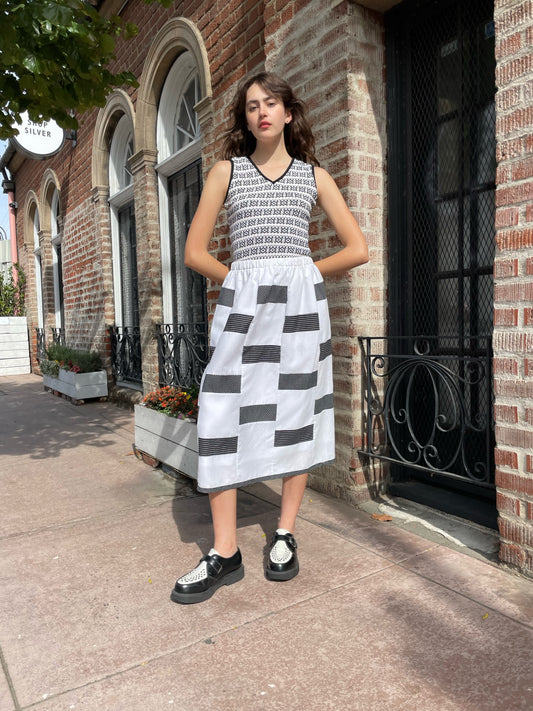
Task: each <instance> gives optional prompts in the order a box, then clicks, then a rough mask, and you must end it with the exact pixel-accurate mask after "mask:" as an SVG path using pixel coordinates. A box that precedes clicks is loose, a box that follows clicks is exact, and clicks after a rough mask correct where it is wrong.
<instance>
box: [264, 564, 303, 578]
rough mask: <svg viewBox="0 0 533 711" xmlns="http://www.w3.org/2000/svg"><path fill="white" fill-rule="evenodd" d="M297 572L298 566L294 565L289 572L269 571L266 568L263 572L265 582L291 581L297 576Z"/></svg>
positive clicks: (298, 570)
mask: <svg viewBox="0 0 533 711" xmlns="http://www.w3.org/2000/svg"><path fill="white" fill-rule="evenodd" d="M299 572H300V565H299V564H296V566H295V567H294V568H291V569H290V570H270V568H267V569H266V570H265V576H266V578H267V580H277V581H283V580H292V579H293V578H295V577H296V576H297V575H298V573H299Z"/></svg>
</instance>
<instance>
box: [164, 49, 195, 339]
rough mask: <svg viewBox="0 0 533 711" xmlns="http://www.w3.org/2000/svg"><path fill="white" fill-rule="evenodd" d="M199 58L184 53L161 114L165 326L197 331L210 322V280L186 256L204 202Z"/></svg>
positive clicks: (171, 78) (168, 86)
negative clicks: (188, 239)
mask: <svg viewBox="0 0 533 711" xmlns="http://www.w3.org/2000/svg"><path fill="white" fill-rule="evenodd" d="M200 98H201V97H200V81H199V75H198V69H197V66H196V62H195V58H194V56H193V54H192V53H191V52H190V51H185V52H183V53H182V54H181V55H180V56H179V57H178V58H177V59H176V61H175V62H174V64H173V65H172V67H171V68H170V71H169V73H168V76H167V78H166V80H165V84H164V86H163V90H162V93H161V99H160V103H159V111H158V115H157V149H158V159H159V162H158V165H157V172H158V176H159V197H160V200H159V203H160V226H161V261H162V275H163V314H164V320H165V322H166V323H172V324H174V325H177V324H180V327H181V326H183V327H184V328H191V329H198V328H201V327H202V324H205V323H206V322H207V310H206V296H205V279H204V278H203V277H202V276H200V275H199V274H197V273H195V272H193V271H191V270H190V269H188V268H187V267H185V265H184V263H183V252H184V247H185V239H186V237H187V232H188V230H189V226H190V223H191V221H192V218H193V216H194V213H195V211H196V207H197V205H198V201H199V199H200V192H201V183H202V173H201V133H200V124H199V121H198V117H197V114H196V111H195V110H194V106H195V105H196V104H197V103H198V101H199V100H200Z"/></svg>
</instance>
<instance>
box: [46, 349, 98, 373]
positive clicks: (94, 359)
mask: <svg viewBox="0 0 533 711" xmlns="http://www.w3.org/2000/svg"><path fill="white" fill-rule="evenodd" d="M46 357H47V359H48V364H47V365H45V361H43V362H42V363H41V371H42V372H43V373H45V371H47V370H48V372H47V373H46V374H47V375H53V372H52V371H53V370H54V369H55V370H56V376H57V373H58V372H59V368H63V369H64V370H70V371H72V372H73V373H93V372H95V371H98V370H102V367H103V364H102V357H101V355H100V353H98V352H97V351H83V350H76V349H75V348H71V347H70V346H64V345H62V344H61V343H52V344H50V345H49V346H48V348H47V349H46ZM54 363H55V364H57V365H56V366H54V365H53V364H54ZM43 367H44V369H43Z"/></svg>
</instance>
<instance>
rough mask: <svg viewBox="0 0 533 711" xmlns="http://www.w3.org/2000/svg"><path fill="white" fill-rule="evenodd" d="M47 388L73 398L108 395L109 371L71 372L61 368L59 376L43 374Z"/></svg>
mask: <svg viewBox="0 0 533 711" xmlns="http://www.w3.org/2000/svg"><path fill="white" fill-rule="evenodd" d="M43 384H44V387H45V388H49V389H50V390H57V391H58V392H60V393H63V395H67V396H68V397H71V398H72V399H73V400H88V399H90V398H93V397H107V373H106V371H105V370H98V371H96V372H94V373H71V372H70V371H69V370H62V369H61V368H60V369H59V373H58V377H57V378H54V377H52V376H51V375H43Z"/></svg>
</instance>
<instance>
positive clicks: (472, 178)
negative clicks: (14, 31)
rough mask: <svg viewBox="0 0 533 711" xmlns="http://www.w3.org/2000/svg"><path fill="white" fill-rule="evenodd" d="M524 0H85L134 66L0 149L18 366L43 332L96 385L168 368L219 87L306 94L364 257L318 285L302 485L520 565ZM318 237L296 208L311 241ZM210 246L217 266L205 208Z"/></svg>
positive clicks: (528, 294) (201, 318)
mask: <svg viewBox="0 0 533 711" xmlns="http://www.w3.org/2000/svg"><path fill="white" fill-rule="evenodd" d="M532 5H533V3H532V2H531V0H472V2H469V3H462V2H460V1H459V0H404V1H403V2H399V1H398V2H394V0H361V1H358V2H353V1H351V0H243V1H241V0H224V2H222V0H215V1H214V2H212V1H209V2H207V1H206V0H204V1H202V0H197V1H196V2H190V1H187V0H176V2H174V3H173V5H172V6H171V7H170V8H168V9H165V8H163V7H161V6H159V5H157V4H155V5H147V4H145V3H144V2H143V1H142V0H129V1H128V2H125V3H124V2H122V1H120V2H118V0H105V1H104V2H101V3H100V11H101V12H102V13H109V14H111V13H113V12H117V11H120V13H121V15H122V16H123V18H124V19H125V20H126V21H129V22H134V23H135V24H137V25H138V27H139V34H138V35H137V36H136V37H135V39H133V40H129V41H127V42H126V41H125V42H122V43H121V44H120V45H119V47H118V50H117V59H116V68H117V69H118V68H120V69H125V68H127V69H129V70H131V71H133V72H134V73H135V74H136V76H137V77H138V78H139V86H138V88H135V89H133V88H128V89H117V90H116V91H114V92H113V93H112V94H111V95H110V96H109V97H108V100H107V103H106V105H105V106H104V107H103V108H101V109H95V110H93V111H91V112H88V113H87V114H85V115H84V116H83V117H80V127H79V130H78V132H77V135H76V140H75V141H66V143H65V146H64V147H63V148H62V150H61V151H60V153H58V154H57V155H56V156H53V157H51V158H49V159H47V160H46V161H36V160H29V159H24V158H23V157H22V156H21V155H19V154H17V153H16V152H14V151H12V150H11V151H9V150H8V152H6V154H4V157H3V158H2V165H3V166H5V167H6V168H7V169H8V170H9V171H10V174H11V176H12V178H13V180H14V181H15V183H16V200H17V204H18V214H17V234H18V249H19V261H20V262H21V263H22V264H23V266H24V268H25V270H26V274H27V277H28V283H29V298H28V302H29V313H28V316H29V320H30V325H31V335H32V358H33V367H34V370H35V371H36V372H38V368H39V365H38V358H39V348H40V346H42V342H43V341H45V342H46V343H48V342H50V340H51V339H52V337H55V338H64V339H65V340H66V342H67V343H68V344H69V345H72V346H75V347H80V348H91V349H97V350H100V351H101V352H102V353H103V354H104V355H105V357H106V363H107V366H108V368H109V372H110V375H111V374H112V377H113V380H114V382H116V383H117V384H118V386H119V387H118V388H116V390H115V392H116V393H117V396H118V395H120V396H122V397H125V394H127V393H132V394H135V393H139V392H141V391H144V392H148V391H151V390H153V389H155V388H156V387H158V386H159V385H160V384H161V383H167V382H170V383H180V384H182V385H187V384H191V383H192V382H194V381H197V380H198V378H199V377H200V376H201V372H202V367H203V364H204V363H205V360H206V358H207V331H208V322H209V317H210V315H212V313H213V309H214V305H215V303H216V299H217V296H218V288H217V286H216V285H214V284H210V283H206V282H205V280H204V279H203V278H200V277H198V276H197V275H195V274H193V273H192V272H190V271H189V270H187V269H186V268H185V267H184V265H183V258H182V256H183V246H184V240H185V236H186V233H187V229H188V225H189V224H190V221H191V219H192V216H193V214H194V210H195V207H196V204H197V201H198V197H199V193H200V191H201V185H202V180H203V178H204V176H205V174H206V171H207V170H208V169H209V168H210V166H211V165H212V164H213V162H214V161H215V160H217V159H218V158H219V157H220V151H221V145H222V136H223V133H224V130H225V129H227V128H228V119H229V116H228V107H229V104H230V102H231V99H232V96H233V93H234V89H235V84H236V82H238V81H239V80H240V79H241V78H242V77H244V76H245V75H247V74H248V73H252V72H255V71H260V70H263V69H264V68H266V69H267V70H269V71H275V72H276V73H278V74H280V75H282V76H284V77H285V78H286V79H287V80H288V81H289V82H290V83H291V84H292V85H293V86H294V88H295V89H296V91H297V93H298V94H299V95H300V96H301V97H302V98H304V100H305V101H306V103H307V105H308V107H309V110H310V115H311V119H312V123H313V127H314V132H315V136H316V139H317V149H318V151H317V155H318V157H319V160H320V162H321V165H322V166H323V167H325V168H326V169H327V170H328V171H329V172H330V173H331V175H332V176H333V177H334V178H335V180H336V182H337V184H338V185H339V187H340V188H341V190H342V192H343V194H344V196H345V199H346V201H347V203H348V205H349V207H350V209H351V210H352V211H353V213H354V215H355V216H356V218H357V219H358V221H359V224H360V225H361V228H362V230H363V233H364V234H365V237H366V239H367V241H368V244H369V248H370V261H369V263H368V264H366V265H364V266H362V267H360V268H359V269H357V270H355V271H354V272H352V273H349V274H345V275H342V276H339V277H337V278H334V279H330V280H329V281H328V284H327V293H328V299H329V305H330V313H331V320H332V329H333V359H334V378H335V410H336V430H337V459H336V462H335V464H334V465H331V466H327V467H324V468H323V469H321V470H318V471H316V472H313V473H312V476H311V478H310V483H311V485H312V486H313V487H315V488H317V489H320V490H322V491H324V492H326V493H328V494H331V495H333V496H336V497H339V498H343V499H347V500H349V501H351V502H352V503H354V504H357V503H359V502H361V501H364V500H366V499H368V498H369V497H370V496H375V495H377V494H379V493H382V492H384V491H389V492H392V493H393V494H395V495H397V496H405V497H406V498H412V499H415V500H417V501H419V502H421V503H424V504H426V505H428V506H431V507H435V508H440V509H444V510H447V511H449V512H451V513H454V514H457V515H460V516H463V517H465V518H470V519H472V520H474V521H477V522H478V523H480V524H482V525H487V526H494V527H496V526H498V528H499V531H500V536H501V547H500V557H501V560H502V561H503V562H504V563H506V564H508V565H511V566H514V567H516V568H517V569H519V570H521V571H523V572H524V573H526V574H533V540H532V539H533V399H532V395H533V384H532V383H533V379H532V375H533V360H532V356H531V353H532V352H533V311H532V303H533V298H532V297H533V244H532V242H533V241H532V223H533V210H532V207H531V205H532V200H531V197H532V194H531V190H532V188H531V185H532V182H531V177H532V173H533V158H532V147H533V137H532V131H531V125H532V117H533V109H532V101H531V97H532V95H533V68H532V55H531V46H532V44H533V42H532V40H533V20H532ZM337 246H338V242H337V240H336V237H335V234H334V233H333V231H332V229H331V226H330V225H329V224H328V222H327V220H326V219H325V217H324V216H323V214H321V213H320V212H319V211H318V210H317V211H316V212H315V213H314V216H313V219H312V223H311V247H312V251H313V255H314V256H316V257H321V256H323V255H326V254H328V253H329V252H330V251H331V250H333V249H335V248H336V247H337ZM211 248H212V250H213V253H214V254H216V255H217V256H218V258H219V259H222V260H230V258H231V255H230V245H229V242H228V230H227V226H226V224H225V220H224V217H223V216H222V217H221V218H220V221H219V224H218V225H217V228H216V231H215V234H214V235H213V239H212V242H211Z"/></svg>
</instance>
